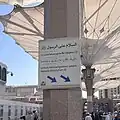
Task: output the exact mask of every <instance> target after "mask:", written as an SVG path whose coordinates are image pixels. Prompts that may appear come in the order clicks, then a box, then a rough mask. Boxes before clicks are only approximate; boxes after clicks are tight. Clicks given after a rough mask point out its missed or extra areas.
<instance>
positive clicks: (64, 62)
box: [39, 38, 81, 89]
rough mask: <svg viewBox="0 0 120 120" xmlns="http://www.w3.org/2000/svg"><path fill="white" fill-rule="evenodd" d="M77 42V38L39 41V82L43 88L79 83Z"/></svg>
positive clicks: (73, 85)
mask: <svg viewBox="0 0 120 120" xmlns="http://www.w3.org/2000/svg"><path fill="white" fill-rule="evenodd" d="M79 42H80V41H79V40H78V39H77V38H56V39H47V40H44V41H40V46H39V47H40V48H39V50H40V52H39V57H40V58H39V84H40V86H41V87H42V88H43V89H53V88H66V87H78V86H80V85H81V80H80V76H81V75H80V73H81V61H80V47H79Z"/></svg>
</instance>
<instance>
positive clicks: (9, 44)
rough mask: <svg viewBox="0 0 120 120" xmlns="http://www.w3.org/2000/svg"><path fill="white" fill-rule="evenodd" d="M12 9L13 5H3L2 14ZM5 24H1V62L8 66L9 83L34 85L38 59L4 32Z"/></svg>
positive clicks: (0, 13)
mask: <svg viewBox="0 0 120 120" xmlns="http://www.w3.org/2000/svg"><path fill="white" fill-rule="evenodd" d="M11 10H12V7H10V6H5V5H1V6H0V15H5V14H7V13H9V12H10V11H11ZM3 28H4V27H3V25H2V24H0V62H2V63H4V64H6V65H7V66H8V71H11V72H13V74H14V75H13V76H10V75H9V74H8V80H7V85H25V84H26V85H33V84H37V83H38V81H37V77H38V75H37V74H38V73H37V69H38V68H37V65H38V63H37V61H36V60H34V59H33V58H32V57H31V56H30V55H28V54H27V53H25V52H24V50H23V49H22V48H21V47H19V46H18V45H16V44H15V40H14V39H12V38H11V37H10V36H9V35H6V34H5V33H3V32H2V30H3Z"/></svg>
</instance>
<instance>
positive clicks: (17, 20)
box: [0, 5, 44, 59]
mask: <svg viewBox="0 0 120 120" xmlns="http://www.w3.org/2000/svg"><path fill="white" fill-rule="evenodd" d="M0 21H1V22H2V23H3V24H4V26H5V30H4V32H5V33H6V34H9V35H10V36H11V37H13V38H14V39H15V40H16V43H17V44H18V45H20V46H21V47H22V48H24V50H25V51H26V52H27V53H29V54H30V55H31V56H33V57H34V58H35V59H38V41H39V40H43V36H44V35H43V34H44V9H43V5H39V6H37V7H32V8H22V7H20V6H15V9H14V11H13V12H12V13H11V14H10V15H6V16H0Z"/></svg>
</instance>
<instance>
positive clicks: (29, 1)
mask: <svg viewBox="0 0 120 120" xmlns="http://www.w3.org/2000/svg"><path fill="white" fill-rule="evenodd" d="M43 1H44V0H0V2H1V3H8V4H12V5H15V4H19V5H20V6H22V7H24V6H34V5H36V4H37V3H38V4H40V3H43Z"/></svg>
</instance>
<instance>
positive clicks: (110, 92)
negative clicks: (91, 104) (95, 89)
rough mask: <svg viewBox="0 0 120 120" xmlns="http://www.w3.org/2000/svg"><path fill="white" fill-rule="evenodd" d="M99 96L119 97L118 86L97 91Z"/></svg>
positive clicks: (119, 90) (119, 89)
mask: <svg viewBox="0 0 120 120" xmlns="http://www.w3.org/2000/svg"><path fill="white" fill-rule="evenodd" d="M99 98H110V99H120V86H118V87H117V88H111V89H104V90H100V91H99Z"/></svg>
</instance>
